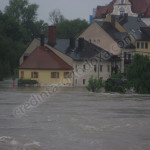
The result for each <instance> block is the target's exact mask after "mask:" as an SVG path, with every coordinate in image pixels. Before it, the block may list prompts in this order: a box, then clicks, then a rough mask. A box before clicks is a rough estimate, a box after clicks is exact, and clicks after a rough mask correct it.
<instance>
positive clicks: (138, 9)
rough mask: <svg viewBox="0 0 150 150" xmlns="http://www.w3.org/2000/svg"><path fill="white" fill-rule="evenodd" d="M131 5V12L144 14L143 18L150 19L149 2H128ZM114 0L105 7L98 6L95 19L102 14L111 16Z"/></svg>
mask: <svg viewBox="0 0 150 150" xmlns="http://www.w3.org/2000/svg"><path fill="white" fill-rule="evenodd" d="M129 1H130V2H131V4H132V12H133V13H137V14H140V13H142V12H144V17H150V0H129ZM115 2H116V0H113V1H112V2H111V3H110V4H108V5H107V6H98V7H97V11H96V15H95V18H96V19H99V18H102V14H105V13H106V12H107V13H106V14H111V13H112V11H113V5H114V3H115Z"/></svg>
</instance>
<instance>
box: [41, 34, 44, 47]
mask: <svg viewBox="0 0 150 150" xmlns="http://www.w3.org/2000/svg"><path fill="white" fill-rule="evenodd" d="M41 46H44V34H43V33H41Z"/></svg>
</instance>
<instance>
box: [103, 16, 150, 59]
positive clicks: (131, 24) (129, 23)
mask: <svg viewBox="0 0 150 150" xmlns="http://www.w3.org/2000/svg"><path fill="white" fill-rule="evenodd" d="M112 20H114V22H115V23H114V26H115V28H116V29H117V30H118V31H120V32H122V33H124V32H126V33H128V35H129V37H130V39H131V45H130V47H132V48H133V49H134V47H135V52H136V53H139V54H142V55H147V56H150V34H149V32H150V31H149V28H150V27H148V26H147V25H146V24H145V23H144V22H143V21H142V20H141V18H139V17H133V16H128V14H124V15H121V16H117V15H116V16H115V15H114V16H107V18H106V19H105V21H108V22H112ZM128 47H129V45H128ZM128 51H129V52H132V50H131V49H130V50H128ZM133 52H134V50H133ZM125 55H126V56H127V54H125ZM128 57H130V58H131V57H132V54H131V53H130V54H129V55H128Z"/></svg>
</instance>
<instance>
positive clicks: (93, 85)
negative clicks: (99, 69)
mask: <svg viewBox="0 0 150 150" xmlns="http://www.w3.org/2000/svg"><path fill="white" fill-rule="evenodd" d="M103 86H104V85H103V82H102V79H97V78H93V76H91V77H90V79H89V84H88V86H87V87H86V88H87V90H88V91H92V92H100V89H101V88H102V87H103Z"/></svg>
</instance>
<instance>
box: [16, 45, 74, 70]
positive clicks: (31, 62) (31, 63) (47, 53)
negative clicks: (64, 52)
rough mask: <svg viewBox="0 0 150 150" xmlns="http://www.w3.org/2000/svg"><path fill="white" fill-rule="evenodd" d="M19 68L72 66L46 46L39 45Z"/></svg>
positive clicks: (64, 68)
mask: <svg viewBox="0 0 150 150" xmlns="http://www.w3.org/2000/svg"><path fill="white" fill-rule="evenodd" d="M19 69H45V70H49V69H50V70H72V67H71V66H70V65H68V64H67V63H66V62H65V61H64V60H62V59H61V58H60V57H58V56H57V55H56V54H55V53H54V52H53V51H51V50H50V49H48V48H47V47H44V46H39V47H37V48H36V49H35V50H34V51H33V52H32V53H31V54H30V56H29V57H28V58H27V59H26V60H25V61H24V62H23V63H22V64H21V65H20V66H19Z"/></svg>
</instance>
